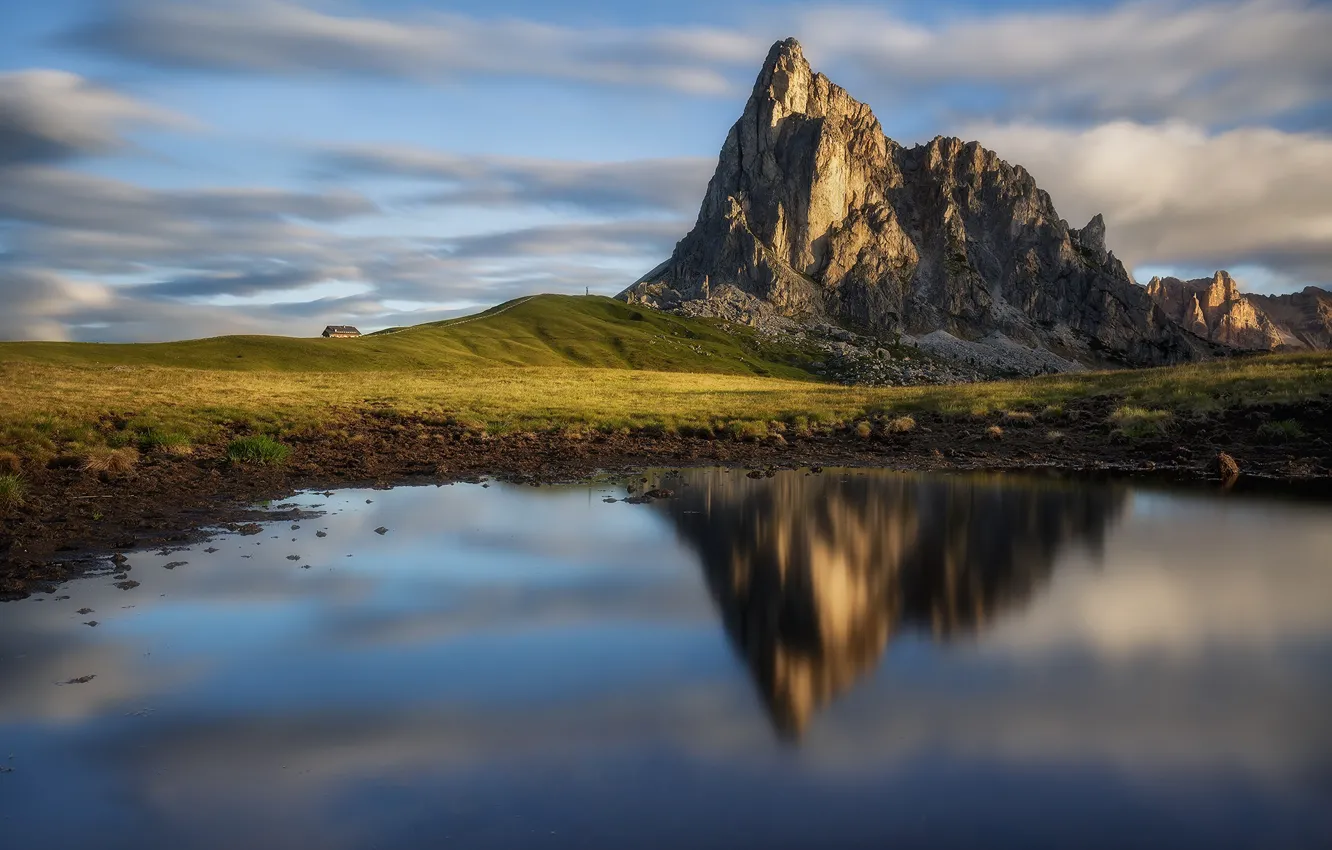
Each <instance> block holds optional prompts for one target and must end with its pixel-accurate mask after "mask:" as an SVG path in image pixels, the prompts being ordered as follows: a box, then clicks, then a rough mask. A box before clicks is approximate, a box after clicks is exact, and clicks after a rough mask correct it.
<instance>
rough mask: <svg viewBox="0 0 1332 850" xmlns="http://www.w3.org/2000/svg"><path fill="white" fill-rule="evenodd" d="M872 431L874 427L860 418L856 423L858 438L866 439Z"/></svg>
mask: <svg viewBox="0 0 1332 850" xmlns="http://www.w3.org/2000/svg"><path fill="white" fill-rule="evenodd" d="M873 433H874V429H873V428H872V427H870V424H869V423H868V422H865V421H864V420H861V421H860V422H857V423H856V436H857V437H859V438H860V439H862V440H868V439H869V437H870V435H871V434H873Z"/></svg>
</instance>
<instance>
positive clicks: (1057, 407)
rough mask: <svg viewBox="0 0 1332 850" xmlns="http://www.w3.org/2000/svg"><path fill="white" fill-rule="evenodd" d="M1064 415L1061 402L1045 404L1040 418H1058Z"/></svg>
mask: <svg viewBox="0 0 1332 850" xmlns="http://www.w3.org/2000/svg"><path fill="white" fill-rule="evenodd" d="M1063 415H1064V406H1063V405H1062V404H1047V405H1046V406H1045V408H1044V409H1042V410H1041V418H1042V419H1060V418H1062V417H1063Z"/></svg>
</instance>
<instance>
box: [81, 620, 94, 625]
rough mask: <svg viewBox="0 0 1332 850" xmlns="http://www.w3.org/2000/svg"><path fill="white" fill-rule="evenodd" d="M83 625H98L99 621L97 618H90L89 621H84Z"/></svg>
mask: <svg viewBox="0 0 1332 850" xmlns="http://www.w3.org/2000/svg"><path fill="white" fill-rule="evenodd" d="M83 625H85V626H96V625H97V621H96V620H89V621H88V622H86V623H84V624H83Z"/></svg>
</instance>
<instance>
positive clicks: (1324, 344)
mask: <svg viewBox="0 0 1332 850" xmlns="http://www.w3.org/2000/svg"><path fill="white" fill-rule="evenodd" d="M1147 294H1148V295H1150V296H1151V297H1152V300H1153V301H1155V302H1156V303H1157V304H1158V305H1159V306H1160V307H1161V309H1162V310H1164V311H1165V312H1166V314H1167V315H1168V316H1170V318H1172V319H1174V320H1175V321H1176V322H1178V323H1180V324H1181V325H1183V326H1184V327H1185V328H1186V329H1188V330H1189V331H1191V332H1192V333H1195V334H1197V335H1198V336H1201V337H1204V338H1206V339H1209V340H1211V341H1213V342H1217V343H1220V344H1222V345H1225V346H1227V347H1229V348H1236V349H1241V350H1245V351H1273V350H1276V349H1279V348H1283V349H1301V348H1316V349H1325V348H1329V347H1332V292H1327V291H1325V290H1322V289H1318V288H1316V287H1312V286H1310V287H1308V288H1306V289H1305V290H1304V291H1303V292H1297V293H1294V294H1291V295H1252V294H1247V293H1243V292H1240V291H1239V287H1238V286H1237V285H1236V284H1235V281H1234V279H1233V278H1231V276H1230V275H1229V274H1228V273H1227V272H1224V271H1219V272H1217V273H1216V274H1215V275H1213V276H1212V277H1210V278H1208V277H1204V278H1198V279H1197V280H1180V279H1179V278H1174V277H1167V278H1160V277H1154V278H1152V280H1151V282H1150V283H1148V284H1147Z"/></svg>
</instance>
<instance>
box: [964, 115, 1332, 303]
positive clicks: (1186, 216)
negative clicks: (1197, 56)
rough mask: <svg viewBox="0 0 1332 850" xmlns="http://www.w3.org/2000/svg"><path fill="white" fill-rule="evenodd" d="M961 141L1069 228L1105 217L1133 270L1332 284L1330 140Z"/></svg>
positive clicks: (1142, 132)
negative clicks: (1035, 189)
mask: <svg viewBox="0 0 1332 850" xmlns="http://www.w3.org/2000/svg"><path fill="white" fill-rule="evenodd" d="M969 134H970V135H971V136H972V137H974V138H979V139H982V140H984V142H985V144H986V145H987V146H988V147H991V148H993V149H994V150H995V151H997V152H998V153H999V154H1000V155H1001V156H1003V157H1004V158H1005V159H1008V160H1009V161H1012V162H1020V163H1022V164H1023V165H1025V166H1026V167H1027V168H1028V170H1029V171H1031V173H1032V175H1033V176H1034V177H1035V178H1036V181H1037V183H1039V184H1040V185H1041V186H1042V187H1043V188H1045V189H1046V190H1047V191H1049V192H1050V194H1051V196H1052V197H1053V198H1054V200H1055V203H1056V205H1058V208H1059V210H1060V212H1061V213H1062V214H1063V215H1064V216H1066V217H1067V218H1068V219H1069V220H1070V221H1073V222H1075V223H1077V222H1082V221H1085V220H1087V219H1088V218H1089V217H1090V216H1091V215H1092V214H1094V213H1096V212H1104V213H1105V216H1106V222H1107V224H1108V226H1109V239H1108V241H1109V244H1110V246H1111V247H1112V248H1114V250H1115V252H1116V254H1118V255H1119V256H1120V257H1122V258H1123V259H1124V260H1125V261H1127V262H1129V263H1130V264H1131V265H1133V264H1138V265H1141V264H1164V265H1174V266H1184V267H1190V268H1199V269H1206V270H1212V269H1217V268H1224V267H1228V266H1236V265H1255V266H1263V267H1266V268H1268V269H1270V270H1272V271H1273V272H1275V273H1276V275H1277V276H1278V278H1280V279H1282V280H1283V281H1284V282H1286V283H1287V284H1288V288H1289V287H1294V286H1300V285H1302V284H1305V283H1315V284H1323V285H1326V284H1328V283H1332V202H1330V201H1329V199H1330V198H1332V137H1329V136H1327V135H1324V134H1316V133H1282V132H1280V131H1278V130H1272V129H1269V128H1244V129H1239V130H1232V131H1230V132H1227V133H1222V134H1219V135H1214V136H1209V135H1207V134H1205V133H1203V132H1202V131H1200V130H1198V129H1197V128H1196V127H1190V126H1188V125H1185V124H1162V125H1155V126H1147V125H1142V124H1133V123H1129V122H1115V123H1111V124H1105V125H1102V126H1099V127H1094V128H1091V129H1088V130H1066V129H1058V128H1053V127H1046V126H1039V125H1007V126H976V127H972V128H969Z"/></svg>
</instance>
